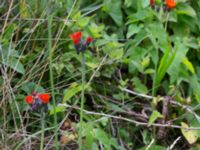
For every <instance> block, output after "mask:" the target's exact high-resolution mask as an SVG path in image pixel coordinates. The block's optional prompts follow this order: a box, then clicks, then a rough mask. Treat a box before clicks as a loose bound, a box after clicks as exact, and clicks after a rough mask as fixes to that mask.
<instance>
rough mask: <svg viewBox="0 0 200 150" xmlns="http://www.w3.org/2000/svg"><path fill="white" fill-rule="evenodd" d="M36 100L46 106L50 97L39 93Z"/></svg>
mask: <svg viewBox="0 0 200 150" xmlns="http://www.w3.org/2000/svg"><path fill="white" fill-rule="evenodd" d="M38 98H39V99H40V100H41V101H42V103H44V104H47V103H48V102H49V100H50V98H51V97H50V95H49V94H47V93H41V94H38Z"/></svg>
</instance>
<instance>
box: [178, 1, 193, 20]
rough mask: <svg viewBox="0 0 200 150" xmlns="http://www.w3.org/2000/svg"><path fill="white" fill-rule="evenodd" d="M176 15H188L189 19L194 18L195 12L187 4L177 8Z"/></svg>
mask: <svg viewBox="0 0 200 150" xmlns="http://www.w3.org/2000/svg"><path fill="white" fill-rule="evenodd" d="M176 12H177V14H184V15H188V16H191V17H196V12H195V10H194V9H193V8H192V7H191V6H190V5H188V4H183V3H182V4H181V5H179V6H178V9H177V11H176Z"/></svg>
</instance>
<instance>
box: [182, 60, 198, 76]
mask: <svg viewBox="0 0 200 150" xmlns="http://www.w3.org/2000/svg"><path fill="white" fill-rule="evenodd" d="M182 63H183V64H184V65H185V67H186V68H187V69H188V70H189V71H190V72H191V73H192V74H194V73H195V70H194V67H193V65H192V63H191V62H190V61H189V60H188V58H187V57H185V58H184V59H183V60H182Z"/></svg>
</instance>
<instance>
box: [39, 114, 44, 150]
mask: <svg viewBox="0 0 200 150" xmlns="http://www.w3.org/2000/svg"><path fill="white" fill-rule="evenodd" d="M41 128H42V131H41V142H40V150H43V148H44V132H45V131H44V128H45V113H44V112H43V111H42V116H41Z"/></svg>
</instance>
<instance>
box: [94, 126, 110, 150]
mask: <svg viewBox="0 0 200 150" xmlns="http://www.w3.org/2000/svg"><path fill="white" fill-rule="evenodd" d="M93 131H94V137H95V138H96V139H97V140H99V141H100V142H101V143H102V144H103V145H104V146H105V149H106V150H110V149H111V144H110V138H109V137H108V134H107V133H106V132H104V131H103V130H101V129H98V128H97V129H94V130H93Z"/></svg>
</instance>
